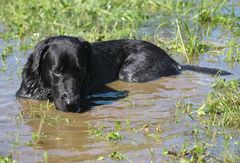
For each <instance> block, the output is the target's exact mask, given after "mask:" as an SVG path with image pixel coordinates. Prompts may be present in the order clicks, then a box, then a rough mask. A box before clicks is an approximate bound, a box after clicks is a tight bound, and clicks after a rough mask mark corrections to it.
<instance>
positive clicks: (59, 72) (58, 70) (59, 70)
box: [53, 68, 61, 76]
mask: <svg viewBox="0 0 240 163" xmlns="http://www.w3.org/2000/svg"><path fill="white" fill-rule="evenodd" d="M53 73H54V75H56V76H59V75H61V69H57V68H56V69H54V70H53Z"/></svg>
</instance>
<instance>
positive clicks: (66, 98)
mask: <svg viewBox="0 0 240 163" xmlns="http://www.w3.org/2000/svg"><path fill="white" fill-rule="evenodd" d="M79 97H80V96H79V95H74V94H72V93H67V92H64V93H63V95H62V97H61V99H62V104H63V106H62V107H65V108H66V111H76V110H78V109H79V105H80V104H79V103H80V98H79Z"/></svg>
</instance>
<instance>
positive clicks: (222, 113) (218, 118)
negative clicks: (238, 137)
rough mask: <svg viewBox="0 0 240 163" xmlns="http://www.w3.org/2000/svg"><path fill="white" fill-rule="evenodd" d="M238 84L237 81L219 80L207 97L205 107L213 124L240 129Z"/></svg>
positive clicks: (239, 93)
mask: <svg viewBox="0 0 240 163" xmlns="http://www.w3.org/2000/svg"><path fill="white" fill-rule="evenodd" d="M239 86H240V84H239V81H238V80H230V81H224V80H219V81H217V82H216V83H215V84H214V85H213V88H214V90H213V91H212V92H211V93H210V94H209V95H208V97H207V99H206V101H205V106H206V108H207V110H206V112H207V114H208V115H210V117H211V119H212V121H213V123H214V124H215V123H216V124H219V125H220V126H227V127H237V128H240V87H239Z"/></svg>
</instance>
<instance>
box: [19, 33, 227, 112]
mask: <svg viewBox="0 0 240 163" xmlns="http://www.w3.org/2000/svg"><path fill="white" fill-rule="evenodd" d="M181 70H192V71H197V72H203V73H210V74H217V73H219V74H221V75H228V74H230V73H229V72H226V71H222V70H219V69H212V68H204V67H198V66H191V65H181V64H179V63H177V62H176V61H175V60H173V59H172V58H171V57H170V56H169V55H168V54H167V53H166V52H165V51H164V50H162V49H161V48H159V47H157V46H156V45H153V44H151V43H149V42H146V41H141V40H112V41H105V42H94V43H89V42H87V41H84V40H83V39H80V38H77V37H69V36H56V37H50V38H47V39H45V40H43V41H42V42H40V43H39V44H38V45H37V46H36V48H35V50H34V52H33V53H32V54H30V57H29V58H28V61H27V63H26V65H25V67H24V69H23V73H22V79H23V80H22V83H21V87H20V89H19V90H18V91H17V93H16V95H17V96H19V97H27V98H35V99H49V100H52V101H53V102H54V104H55V106H56V108H57V109H58V110H62V111H72V112H77V111H80V108H81V105H80V101H81V99H83V98H84V97H86V96H87V95H88V93H89V91H90V90H91V88H94V87H96V86H100V85H104V84H106V83H109V82H112V81H114V80H117V79H120V80H123V81H127V82H147V81H151V80H155V79H158V78H160V77H162V76H170V75H176V74H179V73H180V72H181Z"/></svg>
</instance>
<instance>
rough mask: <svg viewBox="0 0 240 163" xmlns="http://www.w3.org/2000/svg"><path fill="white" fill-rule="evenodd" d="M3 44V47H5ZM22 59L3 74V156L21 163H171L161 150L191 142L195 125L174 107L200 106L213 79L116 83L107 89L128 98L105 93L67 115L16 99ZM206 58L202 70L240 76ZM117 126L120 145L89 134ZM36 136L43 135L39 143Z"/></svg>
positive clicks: (188, 75) (193, 76) (192, 76)
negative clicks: (122, 162) (116, 157)
mask: <svg viewBox="0 0 240 163" xmlns="http://www.w3.org/2000/svg"><path fill="white" fill-rule="evenodd" d="M3 45H4V43H3V42H2V47H1V48H3ZM19 56H24V55H22V54H19V53H17V52H16V54H13V56H11V57H8V58H7V60H6V65H7V66H8V67H7V71H5V72H1V73H0V113H1V114H0V129H1V132H0V155H8V154H9V153H12V155H13V157H14V159H16V160H18V161H19V162H41V161H44V160H45V159H47V160H48V161H49V162H64V161H76V162H80V161H88V162H91V161H93V162H94V161H96V160H97V159H98V158H99V157H101V156H105V158H104V160H103V162H106V161H107V162H111V159H110V158H109V154H110V153H112V152H115V151H119V152H121V153H122V154H123V155H124V157H125V158H126V159H127V160H128V161H134V162H140V161H144V162H150V161H151V160H155V161H157V162H158V161H160V160H165V161H168V159H169V158H166V157H165V156H163V155H162V153H163V149H164V148H169V147H170V148H171V147H172V148H177V149H179V148H180V147H181V144H182V143H184V141H186V140H189V139H190V138H191V136H189V135H187V134H186V133H188V131H189V130H190V128H189V127H186V124H188V123H189V124H191V125H193V124H194V123H196V122H195V121H193V120H191V119H190V118H187V116H185V117H184V116H183V117H182V118H176V115H177V114H176V113H177V112H179V110H177V109H176V107H175V104H176V102H177V101H179V100H182V99H184V100H185V101H187V102H191V103H194V104H196V105H201V104H202V102H203V99H204V97H205V96H206V95H207V93H208V92H209V91H210V90H211V87H210V85H211V83H212V82H213V81H214V80H215V79H214V78H213V77H211V76H208V75H203V74H198V73H193V72H187V71H186V72H183V73H182V74H181V75H178V76H172V77H165V78H161V79H159V80H156V81H153V82H149V83H144V84H136V83H135V84H132V83H124V82H121V81H116V82H114V83H110V84H108V87H110V88H112V89H114V90H116V91H119V92H122V91H128V92H129V94H128V96H127V97H125V98H122V99H119V100H112V99H111V97H112V96H117V95H118V93H116V92H110V93H105V94H101V95H98V96H100V97H104V98H102V99H99V100H98V99H96V101H95V102H96V103H98V104H100V105H99V106H96V107H93V108H92V109H91V110H90V111H88V112H85V113H82V114H76V113H63V112H59V111H56V110H55V108H54V107H53V106H52V104H51V103H47V102H46V101H37V100H28V99H16V98H15V92H16V90H17V89H18V87H19V84H20V78H19V75H18V73H17V72H16V70H18V68H19V67H20V68H21V67H22V65H23V63H24V62H25V61H26V57H19ZM203 58H204V59H202V61H201V62H199V63H198V64H199V65H202V66H209V67H211V66H212V67H221V68H222V69H226V70H230V71H231V72H233V73H234V74H235V75H231V76H228V77H226V78H236V77H237V76H239V75H240V74H239V73H240V72H239V71H238V70H239V66H234V68H229V67H228V66H227V65H226V63H224V62H221V60H222V59H221V58H212V59H211V60H214V59H215V60H218V62H217V64H214V63H212V62H207V60H209V59H208V57H207V56H205V57H204V56H203ZM1 64H2V65H1V66H3V63H1ZM108 98H109V99H108ZM116 121H119V122H121V129H120V131H119V132H120V134H121V135H122V136H123V137H124V138H123V140H121V141H117V142H114V141H107V140H106V139H104V138H99V137H97V136H95V135H94V134H90V133H89V131H90V129H91V128H92V127H90V126H94V127H95V128H99V127H100V126H102V125H104V126H105V128H104V129H103V133H104V134H106V133H108V132H110V131H113V130H114V129H115V127H114V126H115V124H116ZM33 133H41V134H40V135H41V136H40V138H39V139H38V140H37V141H35V142H37V143H36V144H35V142H34V139H33V138H32V135H33ZM216 150H219V151H221V149H216ZM46 152H47V154H46ZM46 155H47V156H46Z"/></svg>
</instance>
